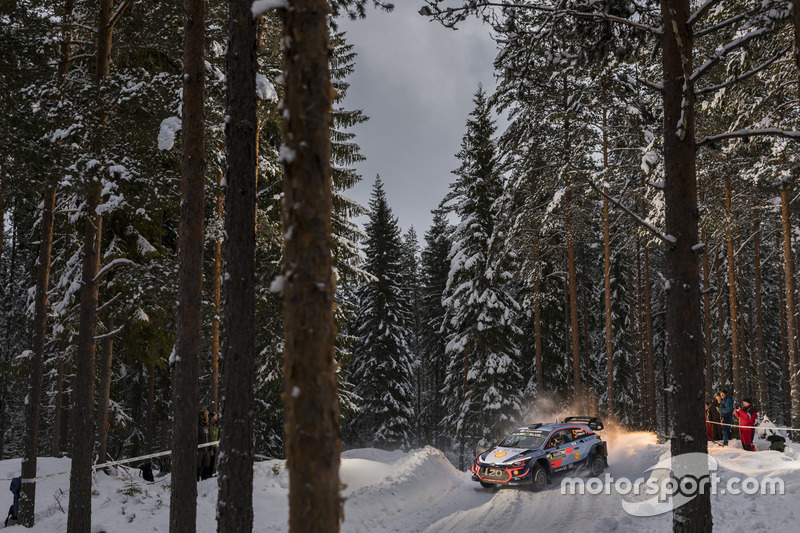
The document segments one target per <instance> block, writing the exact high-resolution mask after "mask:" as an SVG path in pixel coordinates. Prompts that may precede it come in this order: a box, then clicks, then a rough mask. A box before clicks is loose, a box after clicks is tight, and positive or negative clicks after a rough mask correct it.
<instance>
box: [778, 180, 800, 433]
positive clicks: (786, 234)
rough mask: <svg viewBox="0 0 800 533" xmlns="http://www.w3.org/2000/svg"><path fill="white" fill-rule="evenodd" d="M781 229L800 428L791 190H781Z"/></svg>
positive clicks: (791, 377)
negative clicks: (790, 206) (790, 210)
mask: <svg viewBox="0 0 800 533" xmlns="http://www.w3.org/2000/svg"><path fill="white" fill-rule="evenodd" d="M781 227H782V230H783V265H784V272H783V277H784V279H785V284H786V287H785V289H786V338H787V339H788V341H787V344H788V351H787V356H788V357H787V359H788V361H787V364H786V366H787V367H788V370H789V390H790V391H791V410H790V412H791V415H790V419H791V421H792V427H800V420H797V419H798V418H800V388H799V387H798V385H799V384H798V378H797V339H796V336H797V329H796V327H797V324H796V322H795V316H794V309H795V296H796V292H795V284H794V257H793V255H792V233H791V232H792V226H791V214H790V212H789V189H788V188H787V187H783V188H782V189H781Z"/></svg>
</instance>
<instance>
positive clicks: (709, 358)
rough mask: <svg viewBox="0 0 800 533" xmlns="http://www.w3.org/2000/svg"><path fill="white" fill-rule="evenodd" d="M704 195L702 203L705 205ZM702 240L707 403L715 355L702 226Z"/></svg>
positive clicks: (706, 251) (711, 383)
mask: <svg viewBox="0 0 800 533" xmlns="http://www.w3.org/2000/svg"><path fill="white" fill-rule="evenodd" d="M704 201H705V199H704V198H703V195H702V193H701V194H700V203H701V204H702V203H704ZM700 238H701V240H702V242H703V341H704V344H703V347H704V351H705V356H706V401H711V398H712V397H713V396H714V372H713V365H714V354H713V352H712V347H711V272H710V271H709V260H708V231H707V229H706V225H705V224H703V225H702V229H701V230H700Z"/></svg>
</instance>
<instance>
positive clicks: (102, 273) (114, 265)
mask: <svg viewBox="0 0 800 533" xmlns="http://www.w3.org/2000/svg"><path fill="white" fill-rule="evenodd" d="M133 264H135V263H134V262H133V261H131V260H130V259H114V260H113V261H111V262H110V263H109V264H107V265H106V266H104V267H103V268H101V269H100V272H98V273H97V275H96V276H95V277H94V279H93V280H92V282H95V283H96V282H98V281H100V280H101V279H103V276H105V275H106V274H108V273H109V272H111V271H112V270H114V269H115V268H117V267H118V266H120V265H133Z"/></svg>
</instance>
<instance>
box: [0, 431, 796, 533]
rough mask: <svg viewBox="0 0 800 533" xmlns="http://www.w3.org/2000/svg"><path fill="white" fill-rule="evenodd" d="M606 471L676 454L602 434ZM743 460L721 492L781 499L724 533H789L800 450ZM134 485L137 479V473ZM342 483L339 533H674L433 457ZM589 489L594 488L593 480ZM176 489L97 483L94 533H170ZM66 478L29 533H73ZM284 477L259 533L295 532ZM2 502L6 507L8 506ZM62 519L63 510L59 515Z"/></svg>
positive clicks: (732, 519)
mask: <svg viewBox="0 0 800 533" xmlns="http://www.w3.org/2000/svg"><path fill="white" fill-rule="evenodd" d="M603 437H604V438H605V439H606V440H607V441H608V443H609V444H608V449H609V465H610V466H609V469H608V470H607V473H608V474H609V475H610V476H612V477H613V478H614V479H619V478H620V477H627V478H629V479H631V480H635V479H638V478H641V477H645V478H646V477H647V476H648V474H647V473H646V472H645V471H646V470H647V469H648V468H650V467H652V466H653V465H655V464H656V463H657V462H658V461H659V459H661V458H663V457H668V451H669V446H668V444H658V443H657V442H656V440H655V437H654V436H653V435H651V434H648V433H625V432H619V433H614V432H611V431H605V432H604V433H603ZM757 446H758V448H759V450H761V451H758V452H755V453H753V452H745V451H743V450H742V449H741V448H740V446H739V443H738V441H733V442H732V445H731V446H729V447H728V448H721V447H719V446H712V447H711V450H710V453H711V455H712V456H713V457H714V458H715V459H716V461H717V463H718V465H719V468H718V473H719V475H720V476H721V478H723V480H727V479H730V478H732V477H734V476H737V477H741V478H743V477H751V478H753V479H755V480H757V481H761V480H764V479H765V478H779V479H780V480H781V481H782V483H783V484H784V492H785V495H783V496H780V495H758V494H756V495H752V496H748V495H744V494H739V495H732V494H725V495H714V496H712V508H713V513H714V526H715V530H716V531H721V532H725V533H728V532H732V533H738V532H741V533H753V532H760V531H764V532H766V531H773V530H776V529H777V530H786V527H787V524H791V523H796V522H797V520H798V519H800V498H798V494H800V445H794V444H792V445H790V446H789V447H787V450H786V453H783V454H782V453H779V452H773V451H767V450H766V448H767V447H768V443H766V442H764V441H760V442H758V443H757ZM68 468H69V460H67V459H52V458H42V459H40V462H39V473H40V474H50V473H58V472H63V471H65V470H68ZM18 472H19V460H18V459H17V460H8V461H0V478H7V477H11V476H12V475H17V473H18ZM132 474H134V476H135V474H136V471H135V470H134V471H132ZM341 478H342V481H343V483H345V484H346V485H347V487H346V489H345V490H344V491H343V495H344V496H345V498H346V502H345V521H344V523H343V524H342V532H343V533H445V532H467V533H471V532H476V533H482V532H494V531H498V530H503V531H517V532H538V531H543V532H544V531H593V532H597V533H605V532H612V531H619V532H629V533H633V532H668V531H671V529H672V527H671V520H672V517H671V515H670V514H669V513H667V514H662V515H658V516H654V517H633V516H630V515H628V514H627V513H626V511H625V510H624V509H623V506H622V502H623V497H622V496H620V495H616V494H614V493H613V491H611V493H610V494H597V495H594V494H584V495H569V494H561V487H560V478H556V482H555V483H554V484H552V485H548V487H547V489H546V490H545V491H543V492H541V493H538V494H535V493H532V492H530V491H528V490H525V489H519V488H503V489H499V490H486V489H483V488H481V487H480V485H478V484H477V483H475V482H473V481H471V479H470V474H469V473H464V472H459V471H458V470H456V469H455V468H454V467H453V466H452V465H451V464H450V462H449V461H448V460H447V459H446V458H445V457H444V455H443V454H442V453H441V452H440V451H439V450H436V449H435V448H431V447H426V448H422V449H419V450H414V451H411V452H408V453H403V452H399V451H396V452H386V451H382V450H376V449H363V450H351V451H348V452H345V453H344V454H343V457H342V467H341ZM586 479H587V480H588V479H589V478H586ZM168 482H169V478H168V477H165V478H161V479H160V480H159V479H157V481H156V483H152V484H151V483H145V482H144V481H143V480H142V479H141V478H138V477H134V478H133V479H132V480H131V479H128V480H126V479H124V475H122V476H121V477H109V476H106V475H105V474H102V473H100V474H98V475H97V479H96V482H95V491H94V497H93V511H92V512H93V519H92V523H93V527H92V533H128V532H130V533H141V532H142V531H154V532H165V533H166V532H167V531H168V529H169V527H168V524H169V499H170V498H169V487H168ZM68 489H69V478H68V476H66V475H56V476H53V477H49V478H45V479H43V480H41V481H40V483H39V485H38V488H37V502H36V504H37V505H36V511H37V512H36V515H37V516H36V526H35V527H34V528H33V529H30V530H25V531H26V532H30V533H61V532H65V531H66V515H65V514H64V512H63V510H65V509H66V508H67V500H68ZM287 494H288V475H287V473H286V472H285V470H284V469H283V463H282V462H281V461H266V462H261V463H257V464H256V466H255V480H254V494H253V506H254V511H255V524H254V531H255V532H256V533H271V532H285V531H286V530H287V525H286V524H287V521H288V509H287V502H288V499H287ZM10 496H11V493H10V492H5V494H3V492H0V503H5V502H6V501H8V503H10ZM216 496H217V485H216V479H209V480H206V481H203V482H201V483H200V484H199V485H198V502H197V503H198V507H197V515H198V522H197V531H198V533H212V532H215V531H216V524H215V520H214V516H215V505H216ZM4 498H6V499H4ZM62 509H63V510H62ZM15 530H18V531H20V533H21V532H22V531H23V528H22V527H21V526H16V527H14V528H10V529H9V533H11V532H13V531H15Z"/></svg>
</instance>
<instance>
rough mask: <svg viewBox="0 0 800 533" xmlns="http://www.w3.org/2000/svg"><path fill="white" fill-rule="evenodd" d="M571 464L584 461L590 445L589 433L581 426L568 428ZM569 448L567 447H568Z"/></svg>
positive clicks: (587, 456) (587, 455)
mask: <svg viewBox="0 0 800 533" xmlns="http://www.w3.org/2000/svg"><path fill="white" fill-rule="evenodd" d="M570 434H571V437H572V443H571V444H572V462H573V465H577V464H578V463H585V462H586V460H587V459H588V458H589V455H590V454H589V452H590V451H591V447H592V438H591V435H592V434H591V433H589V432H588V431H586V430H585V429H583V428H570ZM568 450H569V449H568Z"/></svg>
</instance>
